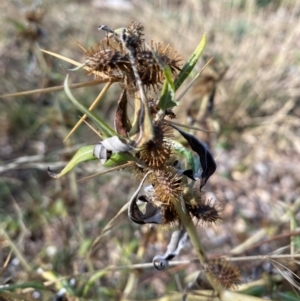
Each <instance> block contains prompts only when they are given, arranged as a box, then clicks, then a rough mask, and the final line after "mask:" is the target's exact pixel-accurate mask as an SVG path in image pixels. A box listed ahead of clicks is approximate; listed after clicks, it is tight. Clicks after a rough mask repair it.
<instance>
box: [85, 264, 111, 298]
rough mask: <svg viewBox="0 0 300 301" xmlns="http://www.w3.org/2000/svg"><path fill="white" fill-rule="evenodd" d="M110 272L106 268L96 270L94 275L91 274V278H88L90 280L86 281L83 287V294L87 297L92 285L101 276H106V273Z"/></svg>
mask: <svg viewBox="0 0 300 301" xmlns="http://www.w3.org/2000/svg"><path fill="white" fill-rule="evenodd" d="M107 273H108V271H106V270H101V271H98V272H96V273H95V274H94V275H92V276H91V278H90V279H89V280H88V282H87V283H86V285H85V286H84V288H83V293H82V294H83V296H84V297H85V296H86V295H87V293H88V291H89V290H90V288H91V286H92V285H93V284H94V283H95V282H96V281H97V280H99V279H100V278H102V277H104V276H105V275H106V274H107Z"/></svg>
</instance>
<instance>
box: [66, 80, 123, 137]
mask: <svg viewBox="0 0 300 301" xmlns="http://www.w3.org/2000/svg"><path fill="white" fill-rule="evenodd" d="M68 79H69V75H67V77H66V79H65V82H64V89H65V92H66V94H67V96H68V97H69V99H70V100H71V102H72V103H73V104H74V105H75V107H76V108H77V109H78V110H80V111H81V112H82V113H84V114H86V115H87V116H88V117H90V118H91V119H92V120H93V121H94V122H95V123H96V124H97V126H98V127H99V129H100V130H101V132H102V133H103V136H104V137H105V138H108V137H112V136H118V134H117V133H116V132H115V131H114V130H113V129H112V128H111V127H110V126H109V125H108V124H107V123H106V122H105V121H104V120H102V119H101V118H99V117H98V116H96V115H95V114H94V113H92V112H91V111H89V110H88V109H87V108H86V107H85V106H83V105H82V104H81V103H80V102H79V101H78V100H77V99H76V98H75V97H74V96H73V94H72V93H71V90H70V88H69V85H68Z"/></svg>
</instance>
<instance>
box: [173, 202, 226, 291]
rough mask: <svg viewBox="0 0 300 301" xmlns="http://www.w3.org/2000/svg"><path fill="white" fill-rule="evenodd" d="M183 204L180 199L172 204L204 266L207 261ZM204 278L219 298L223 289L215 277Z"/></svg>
mask: <svg viewBox="0 0 300 301" xmlns="http://www.w3.org/2000/svg"><path fill="white" fill-rule="evenodd" d="M183 203H184V201H183V199H182V198H181V200H180V202H179V201H178V200H174V202H173V204H174V206H175V209H176V211H177V213H178V215H179V217H180V220H181V222H182V224H183V225H184V227H185V228H186V231H187V232H188V234H189V237H190V240H191V242H192V245H193V246H194V249H195V250H196V253H197V256H198V258H199V261H200V263H201V264H202V265H204V264H205V262H206V261H207V256H206V253H205V250H204V248H203V245H202V243H201V240H200V238H199V236H198V233H197V229H196V227H195V225H194V223H193V221H192V218H191V216H190V215H189V214H188V213H185V212H184V211H183V209H182V205H181V204H183ZM206 278H207V280H208V281H209V283H210V285H211V286H212V287H213V289H214V290H215V291H216V292H218V295H219V296H221V295H222V293H223V291H224V288H223V287H222V286H221V285H220V282H219V281H218V280H217V279H215V277H214V276H213V275H211V274H210V273H206Z"/></svg>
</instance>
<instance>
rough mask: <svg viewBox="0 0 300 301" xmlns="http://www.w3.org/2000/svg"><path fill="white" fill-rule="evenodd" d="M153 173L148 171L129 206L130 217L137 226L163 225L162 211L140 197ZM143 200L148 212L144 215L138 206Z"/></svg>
mask: <svg viewBox="0 0 300 301" xmlns="http://www.w3.org/2000/svg"><path fill="white" fill-rule="evenodd" d="M151 172H152V171H148V172H147V173H146V174H145V176H144V178H143V179H142V180H141V182H140V185H139V187H138V189H137V190H136V191H135V192H134V194H133V195H132V197H131V199H130V201H129V205H128V217H129V218H130V219H131V220H132V221H133V222H135V223H137V224H148V223H152V224H161V223H162V215H161V209H160V208H159V207H156V206H155V205H154V204H152V203H150V202H149V201H148V199H147V198H146V197H143V196H142V197H140V198H139V197H138V195H139V192H140V190H141V188H142V186H143V184H144V182H145V180H146V179H147V177H148V175H149V174H150V173H151ZM138 199H139V200H141V201H143V202H146V203H147V204H146V210H145V213H143V212H142V211H141V210H140V209H139V207H138V205H137V203H136V202H137V200H138Z"/></svg>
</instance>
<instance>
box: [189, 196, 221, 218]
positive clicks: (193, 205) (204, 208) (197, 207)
mask: <svg viewBox="0 0 300 301" xmlns="http://www.w3.org/2000/svg"><path fill="white" fill-rule="evenodd" d="M184 200H185V205H186V208H187V210H188V211H189V212H190V214H191V215H192V216H194V217H196V218H197V219H198V220H199V221H200V222H202V223H203V224H206V223H210V224H212V223H213V224H218V223H219V222H220V221H221V216H220V211H221V210H220V208H219V206H218V204H217V203H216V202H213V200H212V199H208V200H207V199H205V198H204V197H203V194H202V193H201V192H199V191H194V194H193V195H191V194H190V193H189V194H186V195H184Z"/></svg>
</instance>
